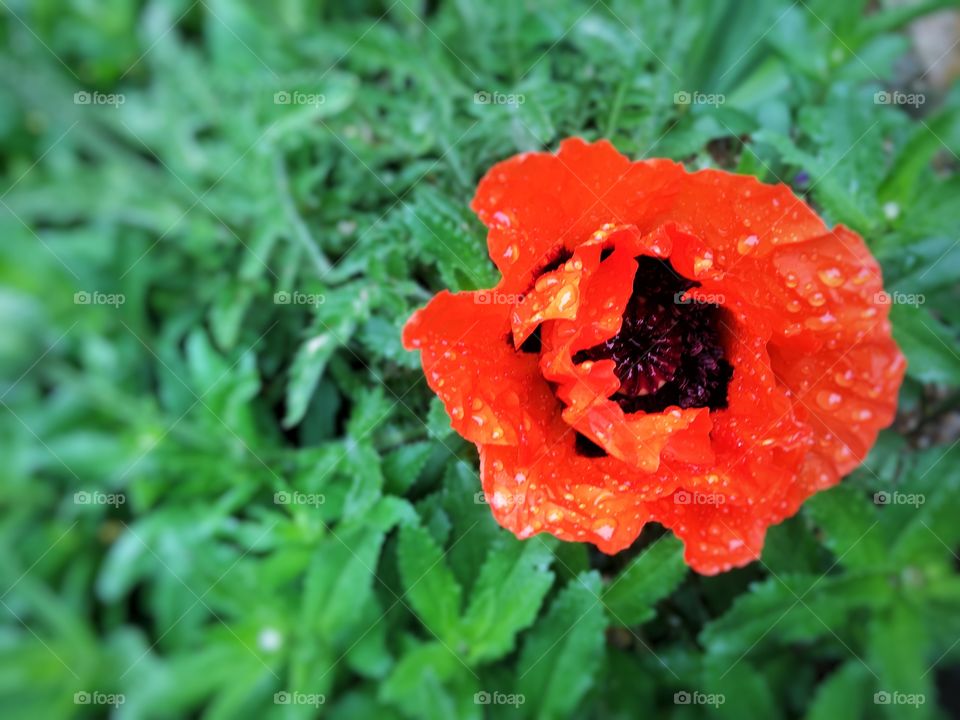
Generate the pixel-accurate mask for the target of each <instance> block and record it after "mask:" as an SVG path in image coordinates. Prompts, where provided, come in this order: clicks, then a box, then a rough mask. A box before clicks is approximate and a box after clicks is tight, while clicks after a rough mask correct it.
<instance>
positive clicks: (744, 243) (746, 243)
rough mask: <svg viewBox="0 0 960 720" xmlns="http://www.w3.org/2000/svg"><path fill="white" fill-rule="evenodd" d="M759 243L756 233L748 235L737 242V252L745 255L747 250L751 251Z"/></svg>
mask: <svg viewBox="0 0 960 720" xmlns="http://www.w3.org/2000/svg"><path fill="white" fill-rule="evenodd" d="M759 244H760V238H758V237H757V236H756V235H749V236H747V237H745V238H743V239H742V240H740V242H738V243H737V252H738V253H740V254H741V255H746V254H747V253H749V252H752V251H753V249H754V248H755V247H757V245H759Z"/></svg>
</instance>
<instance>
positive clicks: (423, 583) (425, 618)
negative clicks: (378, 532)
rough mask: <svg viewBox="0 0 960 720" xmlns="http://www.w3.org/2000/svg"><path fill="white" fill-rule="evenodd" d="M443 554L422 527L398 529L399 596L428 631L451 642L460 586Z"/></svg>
mask: <svg viewBox="0 0 960 720" xmlns="http://www.w3.org/2000/svg"><path fill="white" fill-rule="evenodd" d="M443 557H444V554H443V551H442V549H441V548H440V547H439V546H438V545H437V544H436V543H435V542H434V540H433V538H432V537H431V536H430V533H429V532H428V531H427V530H426V529H424V528H422V527H411V526H406V527H403V528H401V529H400V541H399V546H398V549H397V560H398V562H399V564H400V576H401V577H402V578H403V589H404V594H403V599H404V600H405V601H407V602H409V604H410V605H412V606H413V609H414V610H416V611H417V615H419V617H420V621H421V622H422V623H423V624H424V625H426V626H427V627H428V628H429V629H430V631H431V632H433V633H434V634H436V635H437V636H438V637H439V638H440V639H441V640H442V641H444V642H446V643H448V644H455V643H456V640H457V636H458V633H459V626H460V603H461V596H462V590H461V588H460V584H459V583H458V582H457V580H456V578H454V576H453V573H452V572H450V568H449V567H447V565H446V563H445V562H444V559H443Z"/></svg>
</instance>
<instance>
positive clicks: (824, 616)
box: [700, 575, 891, 657]
mask: <svg viewBox="0 0 960 720" xmlns="http://www.w3.org/2000/svg"><path fill="white" fill-rule="evenodd" d="M890 594H891V588H890V585H889V584H888V583H887V581H886V579H885V578H884V577H883V576H881V575H864V576H850V577H844V576H840V577H823V576H817V575H787V576H783V577H776V578H770V579H769V580H766V581H764V582H761V583H755V584H753V585H751V586H750V592H749V593H747V594H745V595H741V596H739V597H738V598H737V599H736V601H735V602H734V603H733V606H732V607H731V608H730V609H729V610H728V611H727V612H726V613H724V614H723V615H722V616H720V617H719V618H717V619H716V620H713V621H711V622H709V623H707V624H706V625H705V626H704V629H703V631H702V632H701V633H700V642H702V643H703V644H704V645H705V646H706V647H707V650H708V651H709V652H710V653H711V654H716V655H726V656H733V657H737V656H740V655H743V654H745V653H747V652H749V651H751V650H754V649H757V648H760V647H762V643H766V644H775V645H776V644H785V643H791V642H809V641H812V640H814V639H816V638H819V637H821V636H823V635H830V634H831V629H832V628H836V627H842V626H843V623H844V621H845V620H846V618H847V615H848V614H849V613H850V612H853V611H854V610H855V609H858V608H863V607H877V606H882V605H883V603H885V602H886V601H887V600H888V599H889V597H890Z"/></svg>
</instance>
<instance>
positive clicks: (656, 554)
mask: <svg viewBox="0 0 960 720" xmlns="http://www.w3.org/2000/svg"><path fill="white" fill-rule="evenodd" d="M686 575H687V565H686V563H685V562H684V561H683V543H681V542H680V541H679V540H677V538H676V537H674V536H673V535H664V536H662V537H661V538H660V539H659V540H657V541H656V542H655V543H654V544H653V545H651V546H650V547H649V548H647V549H646V550H644V552H643V553H642V554H641V555H638V556H637V557H635V558H634V559H633V560H631V561H630V564H629V565H627V566H626V567H625V568H624V569H623V570H622V571H621V572H620V574H619V575H618V576H617V577H616V578H614V579H613V580H612V581H611V583H610V584H609V585H608V586H607V587H606V589H604V591H603V604H604V606H605V607H606V609H607V611H608V612H609V613H610V617H611V620H612V621H613V622H615V623H618V624H620V625H639V624H641V623H644V622H646V621H648V620H650V619H652V618H653V617H654V615H655V612H654V610H653V606H654V604H656V602H657V601H658V600H660V599H661V598H664V597H666V596H667V595H669V594H670V593H672V592H673V591H674V590H675V589H676V587H677V586H678V585H679V584H680V582H681V581H682V580H683V578H684V577H686Z"/></svg>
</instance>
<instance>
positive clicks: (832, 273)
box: [817, 267, 844, 288]
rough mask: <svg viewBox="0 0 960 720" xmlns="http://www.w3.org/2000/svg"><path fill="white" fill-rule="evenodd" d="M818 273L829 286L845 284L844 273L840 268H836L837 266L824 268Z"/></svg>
mask: <svg viewBox="0 0 960 720" xmlns="http://www.w3.org/2000/svg"><path fill="white" fill-rule="evenodd" d="M817 275H819V277H820V280H821V281H823V284H824V285H826V286H827V287H832V288H835V287H840V286H841V285H843V280H844V278H843V273H842V272H840V270H839V269H838V268H835V267H830V268H824V269H823V270H821V271H820V272H819V273H817Z"/></svg>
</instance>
